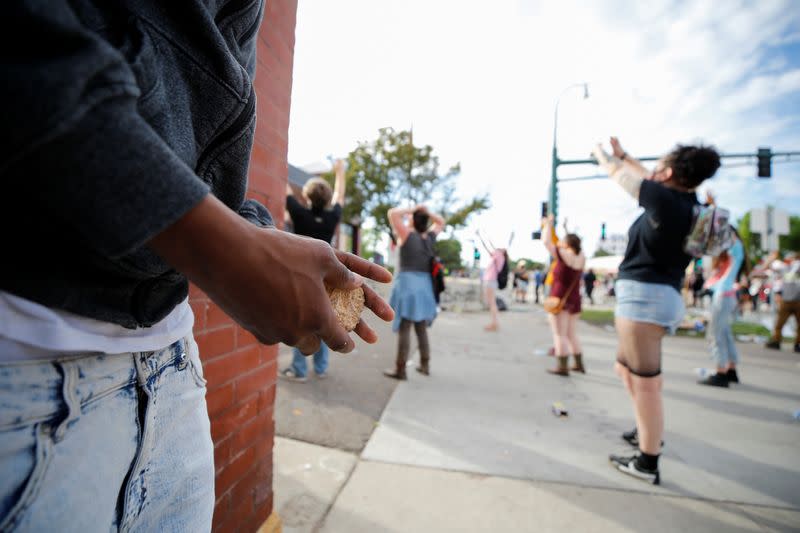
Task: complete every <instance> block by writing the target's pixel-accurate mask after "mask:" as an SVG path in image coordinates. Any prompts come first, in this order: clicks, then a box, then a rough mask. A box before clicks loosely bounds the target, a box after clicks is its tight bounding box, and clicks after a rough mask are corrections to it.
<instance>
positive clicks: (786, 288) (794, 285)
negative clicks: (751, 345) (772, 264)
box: [766, 253, 800, 353]
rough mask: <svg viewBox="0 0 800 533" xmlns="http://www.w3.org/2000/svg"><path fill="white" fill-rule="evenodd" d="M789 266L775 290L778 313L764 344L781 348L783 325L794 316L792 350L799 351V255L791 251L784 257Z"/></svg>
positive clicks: (777, 348)
mask: <svg viewBox="0 0 800 533" xmlns="http://www.w3.org/2000/svg"><path fill="white" fill-rule="evenodd" d="M786 262H787V263H788V264H789V267H788V269H787V271H786V273H785V274H784V276H783V280H782V284H781V286H780V290H779V291H777V293H776V294H777V298H778V301H777V303H778V314H777V315H776V317H775V327H774V328H773V331H772V338H770V340H769V342H768V343H767V344H766V347H767V348H770V349H772V350H780V349H781V340H782V338H783V333H782V332H783V327H784V326H785V325H786V322H788V321H789V318H790V317H792V316H794V320H795V328H797V329H796V335H795V339H794V352H795V353H800V257H798V255H797V253H793V254H791V255H789V256H787V257H786Z"/></svg>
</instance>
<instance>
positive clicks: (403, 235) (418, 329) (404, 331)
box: [383, 205, 445, 380]
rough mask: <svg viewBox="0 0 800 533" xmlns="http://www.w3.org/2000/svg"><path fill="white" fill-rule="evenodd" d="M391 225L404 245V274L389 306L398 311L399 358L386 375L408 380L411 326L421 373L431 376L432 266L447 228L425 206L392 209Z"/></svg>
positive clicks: (397, 279)
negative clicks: (415, 340)
mask: <svg viewBox="0 0 800 533" xmlns="http://www.w3.org/2000/svg"><path fill="white" fill-rule="evenodd" d="M388 215H389V225H390V226H391V227H392V231H393V232H394V234H395V236H396V237H397V244H398V246H400V273H399V274H398V275H397V277H396V278H395V283H394V286H393V287H392V295H391V296H390V298H389V305H391V306H392V309H394V312H395V315H394V322H393V323H392V330H393V331H394V332H395V333H398V336H397V357H396V359H395V366H394V368H389V369H387V370H385V371H384V372H383V373H384V375H385V376H387V377H390V378H394V379H400V380H404V379H406V378H407V376H406V361H407V360H408V353H409V351H410V348H411V327H412V326H413V327H414V332H415V333H416V335H417V346H418V347H419V358H420V362H419V365H417V372H419V373H420V374H423V375H425V376H428V375H430V344H429V343H428V326H430V325H431V323H433V319H434V318H436V314H437V313H436V299H435V297H434V294H433V281H432V278H431V265H432V262H433V260H434V258H435V253H434V248H433V247H434V243H435V242H436V235H438V234H439V233H440V232H441V231H442V230H443V229H444V226H445V222H444V219H443V218H442V217H440V216H439V215H436V214H433V213H431V212H430V211H428V209H427V208H426V207H425V206H424V205H418V206H416V207H414V208H412V209H401V208H399V207H393V208H392V209H389V213H388Z"/></svg>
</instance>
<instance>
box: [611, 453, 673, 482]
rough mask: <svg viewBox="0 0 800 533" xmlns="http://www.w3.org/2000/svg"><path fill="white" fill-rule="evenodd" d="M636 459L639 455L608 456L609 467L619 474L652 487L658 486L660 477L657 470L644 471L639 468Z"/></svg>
mask: <svg viewBox="0 0 800 533" xmlns="http://www.w3.org/2000/svg"><path fill="white" fill-rule="evenodd" d="M638 459H639V455H629V456H622V455H613V454H612V455H609V456H608V460H609V461H610V462H611V466H613V467H614V468H616V469H617V470H619V471H620V472H622V473H624V474H628V475H629V476H633V477H635V478H638V479H641V480H642V481H647V482H648V483H652V484H653V485H660V484H661V475H660V474H659V472H658V469H657V468H656V469H655V470H646V469H644V468H642V467H641V466H639V462H638Z"/></svg>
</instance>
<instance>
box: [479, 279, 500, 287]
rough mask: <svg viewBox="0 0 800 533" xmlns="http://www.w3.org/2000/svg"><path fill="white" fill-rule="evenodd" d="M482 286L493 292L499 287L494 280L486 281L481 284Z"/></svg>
mask: <svg viewBox="0 0 800 533" xmlns="http://www.w3.org/2000/svg"><path fill="white" fill-rule="evenodd" d="M483 286H484V287H485V288H487V289H494V290H498V289H499V288H500V285H499V284H498V283H497V280H496V279H487V280H486V281H484V282H483Z"/></svg>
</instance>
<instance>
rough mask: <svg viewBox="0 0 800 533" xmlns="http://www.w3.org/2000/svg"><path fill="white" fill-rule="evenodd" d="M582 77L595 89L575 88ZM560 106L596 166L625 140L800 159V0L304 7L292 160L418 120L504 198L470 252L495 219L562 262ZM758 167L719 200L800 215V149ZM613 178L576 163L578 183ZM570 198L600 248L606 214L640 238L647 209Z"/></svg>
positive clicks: (503, 234) (304, 3) (471, 187)
mask: <svg viewBox="0 0 800 533" xmlns="http://www.w3.org/2000/svg"><path fill="white" fill-rule="evenodd" d="M581 83H588V86H589V98H587V99H584V98H583V96H584V95H583V89H582V88H579V87H574V88H571V89H567V87H570V86H572V85H574V84H581ZM565 89H566V90H565ZM556 102H558V128H557V147H558V152H559V156H560V157H561V158H562V159H586V158H587V156H588V155H589V153H590V151H591V149H592V147H593V146H594V145H595V144H596V143H597V142H605V143H606V146H608V143H607V140H608V137H609V136H610V135H616V136H617V137H619V139H620V141H621V142H622V145H623V147H624V148H625V149H626V151H628V152H629V153H631V154H633V155H635V156H659V155H662V154H664V153H666V152H668V151H669V150H670V149H671V148H672V147H674V145H675V144H676V143H678V142H681V143H697V142H702V143H706V144H712V145H714V146H716V147H717V148H718V149H719V150H720V151H721V152H723V153H755V152H756V150H757V148H758V147H771V148H772V150H773V151H800V3H798V2H796V1H792V0H785V1H782V0H760V1H755V0H753V1H735V0H726V1H725V2H712V1H698V0H691V1H675V0H669V1H668V0H656V1H650V2H646V3H645V2H623V1H617V0H606V1H588V0H587V1H574V0H572V1H570V0H566V1H565V0H561V1H559V2H555V1H541V2H537V1H530V0H493V1H492V2H485V1H481V2H479V1H473V0H337V1H336V2H331V1H329V0H327V1H326V0H301V1H300V2H299V3H298V12H297V27H296V44H295V56H294V75H293V88H292V106H291V120H290V127H289V162H290V163H292V164H293V165H296V166H305V165H308V164H313V163H317V162H320V161H326V160H327V159H328V158H329V157H331V156H333V157H345V156H346V155H347V153H349V152H350V151H351V150H353V149H354V148H355V147H356V146H357V144H358V142H363V141H371V140H374V139H375V138H377V135H378V129H379V128H381V127H387V126H389V127H393V128H395V129H396V130H401V129H408V128H410V127H412V126H413V130H414V143H415V144H417V145H423V144H429V145H431V146H432V147H433V149H434V153H435V154H436V155H438V156H439V158H440V163H441V169H442V170H444V169H447V168H449V167H450V166H451V165H453V164H455V163H460V164H461V175H460V176H459V178H458V196H459V197H460V198H462V199H467V198H470V197H472V196H474V195H476V194H482V193H488V194H489V196H490V201H491V204H492V207H491V208H490V209H489V210H487V211H485V212H483V213H481V214H480V215H478V216H475V217H473V219H472V220H471V223H470V226H469V227H468V228H466V229H464V230H461V231H459V232H457V233H456V237H457V238H459V239H460V240H461V241H462V244H463V245H464V247H465V251H464V253H465V258H466V257H467V256H469V255H471V246H472V244H471V243H470V242H469V240H470V239H472V238H474V235H475V230H476V229H478V228H479V229H481V231H483V232H484V233H485V234H486V235H488V236H489V237H490V238H491V239H492V240H493V241H494V242H495V244H496V245H498V246H500V245H501V244H502V243H506V242H508V239H509V236H510V234H511V232H512V231H513V232H514V235H515V238H514V240H513V242H512V244H511V247H510V250H509V253H510V255H511V257H512V258H519V257H529V258H533V259H537V260H542V259H544V258H545V257H546V252H545V250H544V248H543V246H542V245H541V243H540V242H539V241H534V240H532V239H531V232H532V231H534V230H536V229H538V225H539V214H540V205H541V202H542V201H545V200H547V196H548V187H549V182H550V175H551V154H552V147H553V123H554V109H555V105H556ZM742 163H743V162H742V161H740V160H737V161H736V162H734V161H726V162H724V164H725V166H724V167H723V168H722V169H720V171H719V172H718V173H717V175H716V176H715V177H714V178H713V179H712V180H710V181H709V182H708V184H707V186H706V187H705V188H708V189H710V190H712V191H713V193H714V194H715V196H716V197H717V202H718V204H719V205H721V206H723V207H727V208H729V209H730V210H731V212H732V214H733V216H734V217H737V218H738V217H740V216H742V215H743V214H744V213H746V212H747V211H748V210H749V209H751V208H754V207H763V206H764V205H766V204H772V205H775V206H778V207H780V208H782V209H784V210H785V211H788V212H789V213H792V214H795V215H800V157H795V158H794V162H788V163H786V162H784V163H778V162H777V161H776V160H773V165H772V175H773V176H772V178H770V179H758V178H756V177H755V176H756V165H755V161H754V160H753V161H752V162H750V163H746V164H742ZM597 172H598V169H597V167H594V166H581V167H563V166H562V167H560V168H559V176H560V177H562V178H566V177H574V176H588V175H594V174H597ZM705 188H704V189H703V190H701V194H702V193H703V192H704V190H705ZM559 190H560V194H559V218H560V220H563V218H564V217H566V218H568V220H569V226H570V230H571V231H576V232H577V233H578V234H579V235H580V236H581V237H582V238H583V241H584V248H585V249H586V250H587V252H588V253H589V254H591V253H592V252H593V251H594V250H595V249H596V247H597V242H598V240H599V237H600V226H601V223H605V224H606V227H607V232H608V233H609V234H611V233H625V232H627V229H628V227H629V226H630V224H631V222H633V220H634V219H635V218H636V217H637V216H638V214H639V212H640V211H639V209H638V208H637V206H636V203H635V202H634V201H633V200H632V199H631V198H630V197H628V196H626V194H625V193H623V192H622V191H621V190H618V188H617V186H616V185H615V184H614V183H612V182H610V181H609V180H607V179H604V180H596V181H584V182H575V183H563V184H561V185H560V187H559ZM484 255H485V254H484Z"/></svg>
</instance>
